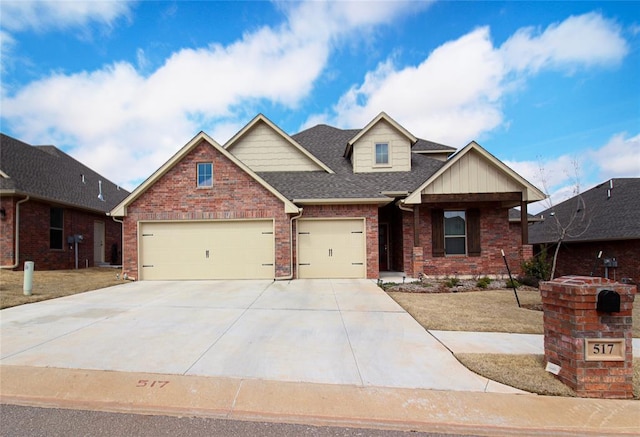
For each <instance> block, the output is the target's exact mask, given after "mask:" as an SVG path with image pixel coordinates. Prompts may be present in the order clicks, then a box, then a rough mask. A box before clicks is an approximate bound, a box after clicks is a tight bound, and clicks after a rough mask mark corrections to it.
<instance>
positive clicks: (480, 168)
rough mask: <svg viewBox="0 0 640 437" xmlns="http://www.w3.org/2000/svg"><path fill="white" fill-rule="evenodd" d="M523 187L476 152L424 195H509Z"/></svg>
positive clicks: (438, 180)
mask: <svg viewBox="0 0 640 437" xmlns="http://www.w3.org/2000/svg"><path fill="white" fill-rule="evenodd" d="M523 188H524V187H523V186H522V185H520V184H518V183H517V182H516V181H514V180H513V178H512V177H510V176H509V175H507V174H506V173H504V172H503V171H502V170H501V169H498V168H497V167H495V166H494V165H493V164H491V163H490V162H489V161H487V160H486V159H485V158H484V157H483V156H482V155H480V154H479V153H477V152H475V151H471V152H470V153H468V154H466V155H465V156H463V157H462V158H461V159H460V160H458V161H457V162H456V163H455V164H453V165H452V166H451V167H450V168H449V169H447V170H446V171H445V172H444V173H442V174H441V175H440V176H439V177H438V178H437V179H436V180H434V181H433V182H432V183H430V184H429V185H428V186H427V187H425V189H424V190H422V194H463V193H509V192H521V191H522V190H523Z"/></svg>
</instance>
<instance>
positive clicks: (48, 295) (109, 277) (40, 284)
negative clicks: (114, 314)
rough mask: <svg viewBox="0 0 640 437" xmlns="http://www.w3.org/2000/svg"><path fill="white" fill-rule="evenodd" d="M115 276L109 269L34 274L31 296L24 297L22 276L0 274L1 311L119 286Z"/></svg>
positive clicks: (115, 271)
mask: <svg viewBox="0 0 640 437" xmlns="http://www.w3.org/2000/svg"><path fill="white" fill-rule="evenodd" d="M118 273H120V270H118V269H110V268H89V269H78V270H50V271H45V270H43V271H38V270H35V271H34V272H33V290H32V295H31V296H25V295H24V294H23V291H22V290H23V280H24V272H20V271H18V272H14V271H11V270H0V309H1V308H9V307H13V306H16V305H22V304H25V303H33V302H38V301H41V300H47V299H54V298H56V297H62V296H68V295H71V294H76V293H82V292H85V291H91V290H97V289H99V288H105V287H110V286H112V285H117V284H122V280H119V279H116V274H118Z"/></svg>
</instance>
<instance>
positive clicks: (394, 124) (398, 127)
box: [344, 112, 418, 162]
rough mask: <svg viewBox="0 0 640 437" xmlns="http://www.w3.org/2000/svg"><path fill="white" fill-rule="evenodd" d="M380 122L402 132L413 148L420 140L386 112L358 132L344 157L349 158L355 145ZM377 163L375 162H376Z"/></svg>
mask: <svg viewBox="0 0 640 437" xmlns="http://www.w3.org/2000/svg"><path fill="white" fill-rule="evenodd" d="M380 120H384V121H386V122H387V123H389V124H390V125H391V126H392V127H393V128H394V129H396V130H397V131H398V132H400V133H401V134H402V135H404V136H405V137H407V139H408V140H409V142H410V143H411V145H412V146H413V145H414V144H415V143H416V142H417V141H418V138H416V137H415V136H414V135H413V134H412V133H411V132H409V131H408V130H406V129H405V128H404V127H403V126H402V125H401V124H399V123H398V122H396V121H395V120H394V119H393V118H391V117H389V116H388V115H387V114H386V113H385V112H381V113H380V114H378V116H377V117H376V118H374V119H373V120H371V121H370V122H369V124H367V125H366V126H365V127H364V128H362V129H361V130H360V132H358V133H357V134H356V136H354V137H353V138H351V139H350V140H349V141H348V142H347V148H346V149H345V151H344V157H346V158H348V157H349V156H351V153H352V151H353V145H354V144H355V143H356V142H357V141H358V140H359V139H360V138H362V137H363V136H364V135H365V134H366V133H367V132H369V131H370V130H371V129H372V128H373V127H374V126H375V125H376V124H378V122H379V121H380ZM374 162H375V161H374Z"/></svg>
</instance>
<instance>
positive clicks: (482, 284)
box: [476, 276, 492, 288]
mask: <svg viewBox="0 0 640 437" xmlns="http://www.w3.org/2000/svg"><path fill="white" fill-rule="evenodd" d="M491 281H492V279H491V278H489V277H487V276H483V277H482V278H480V279H478V281H477V282H476V287H479V288H487V287H488V286H489V284H491Z"/></svg>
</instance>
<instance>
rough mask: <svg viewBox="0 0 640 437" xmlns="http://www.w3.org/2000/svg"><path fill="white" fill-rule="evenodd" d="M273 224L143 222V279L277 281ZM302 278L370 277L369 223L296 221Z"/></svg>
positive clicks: (140, 252)
mask: <svg viewBox="0 0 640 437" xmlns="http://www.w3.org/2000/svg"><path fill="white" fill-rule="evenodd" d="M273 227H274V226H273V220H237V221H189V222H142V223H140V229H139V239H138V241H139V244H140V246H139V249H138V250H139V252H138V253H139V257H140V264H139V266H140V269H139V271H140V273H139V274H140V279H142V280H180V279H187V280H195V279H273V278H274V277H275V243H274V242H275V239H274V233H273ZM297 229H298V265H297V267H298V277H299V278H365V277H366V261H365V260H366V255H365V253H366V247H365V241H366V240H365V230H364V220H362V219H347V220H319V219H306V220H303V219H301V220H299V221H298V222H297Z"/></svg>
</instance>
